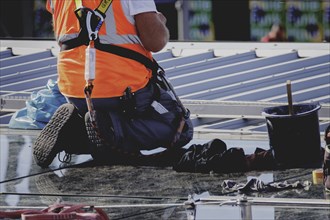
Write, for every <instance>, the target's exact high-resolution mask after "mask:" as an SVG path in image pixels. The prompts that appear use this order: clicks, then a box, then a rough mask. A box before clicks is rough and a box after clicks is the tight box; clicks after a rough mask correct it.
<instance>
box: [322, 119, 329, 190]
mask: <svg viewBox="0 0 330 220" xmlns="http://www.w3.org/2000/svg"><path fill="white" fill-rule="evenodd" d="M324 140H325V147H324V148H325V149H324V162H323V176H324V181H323V183H324V188H325V191H326V192H328V193H330V125H328V127H327V129H326V130H325V135H324Z"/></svg>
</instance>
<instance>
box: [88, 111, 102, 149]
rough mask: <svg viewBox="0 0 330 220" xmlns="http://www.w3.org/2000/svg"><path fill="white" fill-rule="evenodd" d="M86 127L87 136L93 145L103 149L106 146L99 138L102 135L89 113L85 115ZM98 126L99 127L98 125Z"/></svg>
mask: <svg viewBox="0 0 330 220" xmlns="http://www.w3.org/2000/svg"><path fill="white" fill-rule="evenodd" d="M96 123H97V122H96ZM85 126H86V131H87V136H88V138H89V140H90V141H91V142H92V144H94V145H96V147H97V148H101V147H103V146H104V145H105V142H104V141H103V140H102V139H101V138H100V137H99V136H100V135H99V134H98V133H97V132H96V130H95V128H94V125H93V124H92V122H91V120H90V117H89V115H88V113H87V114H86V115H85ZM96 126H97V127H98V125H96Z"/></svg>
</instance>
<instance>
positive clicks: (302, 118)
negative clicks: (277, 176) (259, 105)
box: [262, 103, 322, 168]
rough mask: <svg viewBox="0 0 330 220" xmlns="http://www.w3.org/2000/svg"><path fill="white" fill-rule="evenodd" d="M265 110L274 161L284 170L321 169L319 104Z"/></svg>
mask: <svg viewBox="0 0 330 220" xmlns="http://www.w3.org/2000/svg"><path fill="white" fill-rule="evenodd" d="M292 107H293V114H292V115H290V114H289V107H288V106H277V107H270V108H265V109H264V112H263V113H262V114H263V115H264V116H265V117H266V122H267V129H268V136H269V144H270V148H271V149H272V150H273V153H274V157H275V160H276V161H277V163H278V165H279V166H280V167H283V168H294V167H319V166H320V165H321V160H322V159H321V158H322V157H321V140H320V139H321V138H320V127H319V119H318V110H319V109H320V108H321V106H320V105H319V104H318V103H317V104H297V105H293V106H292Z"/></svg>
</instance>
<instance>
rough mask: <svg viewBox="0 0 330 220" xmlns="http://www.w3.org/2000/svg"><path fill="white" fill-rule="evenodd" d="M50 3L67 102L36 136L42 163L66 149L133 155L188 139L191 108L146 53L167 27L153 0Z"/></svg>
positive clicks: (98, 155)
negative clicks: (177, 94)
mask: <svg viewBox="0 0 330 220" xmlns="http://www.w3.org/2000/svg"><path fill="white" fill-rule="evenodd" d="M47 9H48V10H49V11H50V12H51V13H52V15H53V26H54V33H55V37H56V40H57V42H58V44H59V46H60V48H61V51H60V53H59V55H58V85H59V89H60V91H61V93H62V94H63V95H64V96H65V97H66V98H67V100H68V102H69V103H68V104H64V105H62V106H60V107H59V108H58V109H57V111H56V112H55V113H54V115H53V116H52V118H51V119H50V121H49V123H48V124H47V125H46V126H45V128H44V129H43V130H42V131H41V132H40V134H39V136H38V137H37V138H36V141H35V143H34V146H33V155H34V158H35V160H36V162H37V164H38V165H39V166H41V167H47V166H49V165H50V163H51V162H52V161H53V159H54V157H55V156H56V154H57V153H59V152H61V151H63V150H64V151H65V152H66V153H68V154H82V153H91V154H92V156H93V157H94V158H95V159H100V160H101V159H102V160H111V159H116V158H120V157H118V156H117V155H118V154H119V155H129V156H131V157H133V158H138V157H139V156H140V155H141V153H140V152H141V150H150V149H155V148H158V147H165V148H167V149H177V148H181V147H182V146H184V145H185V144H187V143H188V142H189V141H190V140H191V139H192V135H193V128H192V124H191V121H190V119H189V114H188V113H189V111H186V109H185V108H184V107H183V106H182V103H181V102H180V101H179V100H178V97H177V96H176V95H175V93H174V91H173V87H169V86H168V85H167V84H166V82H164V80H165V79H163V80H159V78H158V77H157V76H156V75H157V73H159V72H158V71H159V70H160V69H161V68H160V67H159V66H158V64H157V62H156V61H155V60H154V59H153V57H152V53H151V52H158V51H160V50H162V49H163V48H164V47H165V45H166V44H167V42H168V40H169V32H168V29H167V27H166V18H165V17H164V16H163V15H162V14H161V13H159V12H157V9H156V5H155V3H154V1H153V0H143V1H136V0H93V1H87V0H75V1H56V0H48V1H47ZM161 72H162V71H161ZM163 73H164V72H162V74H163ZM171 88H172V90H171ZM173 94H174V95H173ZM187 112H188V113H187ZM113 155H116V156H113ZM131 157H125V158H126V159H127V158H131ZM128 160H130V159H128Z"/></svg>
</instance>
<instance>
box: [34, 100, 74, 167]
mask: <svg viewBox="0 0 330 220" xmlns="http://www.w3.org/2000/svg"><path fill="white" fill-rule="evenodd" d="M74 110H75V108H74V106H73V105H67V104H65V105H64V106H60V107H59V108H58V109H57V110H56V112H55V113H54V115H53V116H52V118H51V119H50V121H49V122H48V123H47V124H46V126H45V127H44V128H43V129H42V130H41V132H40V134H39V135H38V137H37V139H36V141H35V143H34V146H33V156H34V160H35V161H36V163H37V164H38V165H39V166H41V167H43V168H45V167H48V166H49V165H50V164H51V163H52V161H53V160H54V158H55V156H56V154H57V153H59V152H60V151H61V150H60V149H59V147H60V146H59V144H60V143H58V142H59V137H60V133H61V131H62V129H63V127H64V125H65V124H66V123H67V122H68V120H69V119H70V117H71V116H72V114H73V112H74ZM62 147H63V146H62Z"/></svg>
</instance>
